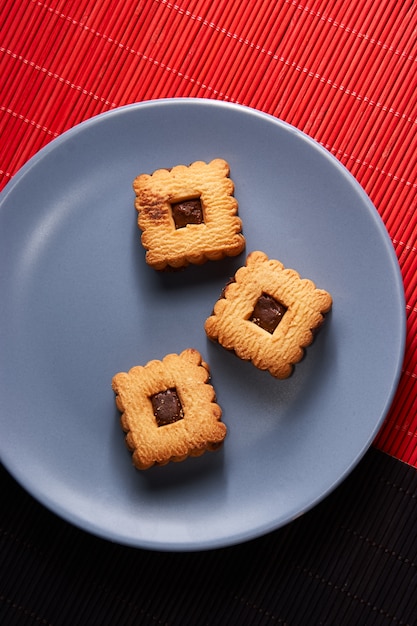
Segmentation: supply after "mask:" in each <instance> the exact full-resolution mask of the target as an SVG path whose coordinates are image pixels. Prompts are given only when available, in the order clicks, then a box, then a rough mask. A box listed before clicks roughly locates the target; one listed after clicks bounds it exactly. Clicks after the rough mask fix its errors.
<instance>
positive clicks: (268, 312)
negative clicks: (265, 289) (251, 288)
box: [250, 293, 287, 334]
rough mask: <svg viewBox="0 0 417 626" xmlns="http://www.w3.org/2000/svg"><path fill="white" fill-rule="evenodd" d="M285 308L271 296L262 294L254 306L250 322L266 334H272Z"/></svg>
mask: <svg viewBox="0 0 417 626" xmlns="http://www.w3.org/2000/svg"><path fill="white" fill-rule="evenodd" d="M286 310H287V308H286V307H285V306H284V305H283V304H281V302H278V300H275V298H273V297H272V296H269V295H268V294H266V293H263V294H262V295H261V296H260V298H258V301H257V303H256V305H255V308H254V309H253V312H252V317H250V321H251V322H253V323H254V324H257V326H260V327H261V328H263V329H264V330H266V331H267V332H268V333H271V334H272V333H273V332H274V330H275V329H276V327H277V326H278V324H279V323H280V321H281V320H282V318H283V317H284V314H285V312H286Z"/></svg>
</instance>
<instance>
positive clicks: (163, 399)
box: [151, 389, 184, 426]
mask: <svg viewBox="0 0 417 626" xmlns="http://www.w3.org/2000/svg"><path fill="white" fill-rule="evenodd" d="M151 402H152V408H153V414H154V415H155V418H156V423H157V424H158V426H166V425H167V424H173V423H174V422H178V420H182V419H183V418H184V411H183V410H182V406H181V402H180V399H179V397H178V394H177V391H176V389H167V390H166V391H160V392H159V393H155V394H154V395H153V396H151Z"/></svg>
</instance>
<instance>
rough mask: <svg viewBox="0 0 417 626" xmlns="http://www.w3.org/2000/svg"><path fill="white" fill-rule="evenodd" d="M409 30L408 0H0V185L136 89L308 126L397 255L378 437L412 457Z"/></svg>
mask: <svg viewBox="0 0 417 626" xmlns="http://www.w3.org/2000/svg"><path fill="white" fill-rule="evenodd" d="M416 33H417V7H416V4H415V3H414V2H413V1H412V0H408V1H401V2H397V1H394V0H380V1H378V2H375V1H374V0H353V1H352V2H340V1H339V0H311V1H307V0H301V1H296V0H295V1H292V0H277V1H274V2H271V1H270V0H252V1H251V2H249V1H245V0H243V1H242V0H228V1H227V2H226V1H224V0H178V2H170V1H169V0H142V1H138V0H101V1H100V2H97V1H96V0H70V1H63V0H45V1H42V0H41V1H36V0H19V2H15V1H14V0H1V2H0V76H1V81H0V137H1V149H0V189H2V188H3V187H4V186H5V185H6V184H7V183H8V181H10V180H11V178H12V177H13V175H14V174H15V173H16V172H17V171H18V169H19V168H20V167H21V166H22V165H23V164H24V163H25V162H26V161H27V160H28V159H29V158H30V157H31V156H33V155H34V154H35V153H36V152H37V151H38V150H39V149H41V148H42V147H43V146H45V145H46V144H47V143H48V142H50V141H51V140H52V139H54V138H55V137H57V136H58V135H60V134H61V133H62V132H63V131H65V130H67V129H69V128H71V127H72V126H74V125H75V124H78V123H79V122H81V121H83V120H85V119H87V118H90V117H92V116H94V115H97V114H99V113H101V112H103V111H107V110H109V109H113V108H115V107H118V106H121V105H124V104H128V103H133V102H138V101H143V100H150V99H155V98H170V97H179V96H181V97H188V96H194V97H202V98H216V99H219V100H227V101H230V102H236V103H241V104H244V105H248V106H251V107H254V108H256V109H259V110H261V111H265V112H267V113H270V114H272V115H274V116H276V117H278V118H280V119H282V120H285V121H286V122H289V123H290V124H293V125H294V126H296V127H297V128H299V129H301V130H302V131H304V132H306V133H307V134H308V135H310V136H311V137H313V138H314V139H316V140H317V141H318V142H319V143H320V144H321V145H322V146H324V147H325V148H327V149H328V150H329V151H330V152H331V153H332V154H333V155H335V156H336V158H337V159H339V160H340V161H341V162H342V163H343V164H344V165H345V166H346V167H347V168H348V169H349V170H350V172H351V173H352V174H353V175H354V176H355V177H356V179H357V180H358V181H359V183H360V184H361V185H362V186H363V188H364V189H365V191H366V192H367V193H368V195H369V196H370V198H371V200H372V201H373V203H374V204H375V206H376V208H377V210H378V212H379V213H380V215H381V217H382V219H383V221H384V223H385V225H386V227H387V230H388V232H389V235H390V237H391V240H392V243H393V245H394V248H395V250H396V253H397V256H398V260H399V264H400V267H401V271H402V276H403V279H404V287H405V295H406V313H407V345H406V353H405V360H404V366H403V371H402V375H401V380H400V383H399V387H398V392H397V394H396V397H395V400H394V402H393V405H392V408H391V410H390V412H389V415H388V416H387V419H386V421H385V423H384V425H383V427H382V429H381V431H380V432H379V434H378V436H377V439H376V441H375V445H376V446H377V447H378V448H380V449H381V450H383V451H385V452H387V453H389V454H390V455H393V456H395V457H397V458H398V459H402V460H404V461H406V462H407V463H409V464H411V465H414V466H417V446H416V440H417V439H416V438H417V410H416V409H417V386H416V377H417V337H416V334H417V333H416V331H417V278H416V276H417V256H416V252H417V210H416V209H417V202H416V190H417V174H416V161H417V156H416V155H417V134H416V129H417V96H416V94H417V71H416V70H417V63H416V61H417V56H416V52H417V36H416ZM376 314H377V312H376ZM387 332H389V328H387Z"/></svg>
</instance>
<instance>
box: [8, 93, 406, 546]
mask: <svg viewBox="0 0 417 626" xmlns="http://www.w3.org/2000/svg"><path fill="white" fill-rule="evenodd" d="M172 105H181V106H182V105H187V106H189V105H191V106H193V105H194V106H203V107H206V106H210V107H214V108H216V109H219V108H225V109H228V110H232V111H233V110H238V111H241V112H246V113H247V114H248V115H250V116H255V117H259V118H260V119H264V120H267V121H269V122H270V123H273V124H276V125H278V126H280V127H281V128H283V129H284V130H286V131H288V132H291V133H294V134H295V135H297V136H299V137H301V138H302V139H303V140H304V141H306V142H307V143H309V144H311V145H312V146H313V147H314V148H315V149H318V150H320V151H321V152H322V154H323V155H325V156H326V157H327V158H328V159H330V160H331V161H332V162H333V163H334V164H335V165H336V166H337V169H339V171H341V172H342V173H344V175H345V176H346V177H347V178H348V179H349V180H350V184H351V185H353V186H354V187H355V189H356V191H357V192H358V193H359V194H360V195H361V197H362V200H363V201H364V202H365V203H366V204H367V206H368V209H369V211H370V212H371V214H372V216H373V218H374V219H373V222H374V225H375V227H377V228H378V230H379V234H380V235H381V238H382V241H384V242H385V245H386V248H387V253H388V254H389V255H390V261H391V265H392V268H393V270H394V274H395V278H396V282H395V286H396V288H397V290H398V291H399V292H401V294H400V293H399V295H401V297H402V304H403V306H402V307H399V311H398V313H399V316H398V317H399V319H398V322H399V324H400V328H399V335H400V336H401V345H400V346H399V351H398V360H397V363H396V364H395V366H393V367H392V369H393V371H394V370H395V373H394V375H393V377H392V384H391V389H390V392H389V394H388V395H387V401H386V403H385V407H384V410H383V412H382V414H381V416H380V417H379V419H378V420H377V421H376V424H375V426H374V428H373V429H372V433H371V436H370V437H369V438H368V440H367V441H365V442H364V443H363V445H362V447H361V448H360V449H359V450H358V452H357V454H356V456H355V457H354V458H353V459H352V460H351V462H350V464H349V466H348V467H347V468H346V470H345V471H344V472H343V473H342V474H341V475H339V476H337V477H336V478H335V480H334V481H333V482H332V484H331V485H329V487H328V488H327V489H326V490H325V491H324V492H322V493H321V494H320V495H318V496H317V497H316V498H314V499H312V500H311V502H310V503H309V505H308V506H304V507H303V508H302V509H301V510H299V512H298V513H297V515H296V516H293V515H288V514H287V518H286V519H284V520H283V521H280V522H279V523H275V524H273V523H271V522H269V523H266V524H265V525H264V526H262V527H259V526H258V527H257V529H256V530H254V531H252V532H249V531H246V532H242V531H241V532H239V533H237V534H236V533H235V535H233V537H230V536H223V537H219V538H217V539H214V538H211V539H209V540H207V541H206V542H204V543H202V542H199V543H198V544H195V543H194V542H192V541H191V542H190V543H181V544H177V543H176V542H175V541H173V542H165V543H161V542H160V541H153V540H150V539H148V541H145V540H143V539H142V538H138V539H137V540H136V541H133V540H131V539H129V538H127V537H126V538H125V539H123V537H121V536H120V535H117V534H115V533H110V532H109V531H108V530H107V529H103V528H102V527H101V526H100V525H99V524H97V523H95V524H92V523H91V522H90V521H88V520H81V519H80V518H79V517H77V516H76V515H75V514H74V513H73V512H72V511H69V510H68V509H64V507H62V505H61V503H59V504H58V503H57V502H55V501H54V500H53V499H52V500H50V499H49V498H48V495H47V494H46V493H44V492H42V489H40V490H36V489H34V488H33V487H32V488H31V489H29V488H28V487H27V483H25V476H24V474H25V472H22V471H20V469H19V467H16V466H14V465H13V463H10V461H9V460H8V459H7V458H5V456H4V453H3V450H2V449H1V446H0V457H1V462H2V463H3V465H4V467H5V468H6V470H7V471H8V472H9V473H10V474H11V475H12V476H13V477H14V478H15V480H16V481H17V482H18V483H19V484H20V486H21V487H22V488H23V489H25V490H26V491H27V492H28V493H29V494H30V495H32V496H33V497H34V498H35V499H36V500H37V501H38V502H40V503H41V504H42V505H44V506H45V507H46V508H47V509H48V510H50V511H51V512H52V513H53V514H56V515H58V516H59V517H61V518H62V519H64V520H66V521H68V522H70V523H71V524H73V525H74V526H76V527H78V528H81V529H83V530H86V531H88V532H90V533H92V534H93V535H96V536H99V537H101V538H103V539H106V540H110V541H115V542H117V543H120V544H122V545H128V546H131V547H136V548H143V549H151V550H160V551H178V552H181V551H193V550H207V549H213V548H221V547H226V546H231V545H235V544H238V543H242V542H245V541H249V540H251V539H254V538H256V537H259V536H261V535H264V534H265V533H268V532H271V531H273V530H276V529H278V528H280V527H282V526H285V525H286V524H288V523H289V522H291V521H292V520H293V519H295V517H298V516H300V515H304V514H305V513H306V512H307V511H309V510H311V509H312V508H314V507H315V506H317V504H318V503H319V502H321V501H322V500H323V499H325V498H326V497H327V496H328V495H329V494H330V493H331V492H332V491H334V489H335V488H337V487H338V486H339V485H340V484H341V483H342V482H343V481H344V480H345V479H346V478H347V476H348V475H349V474H350V473H351V472H352V471H353V469H354V468H355V467H356V466H357V464H358V463H359V462H360V460H361V459H362V457H363V456H364V455H365V453H366V452H367V450H368V449H369V447H370V446H371V445H372V441H373V440H374V438H375V436H376V434H377V432H378V431H379V430H380V428H381V426H382V424H383V422H384V420H385V419H386V417H387V414H388V412H389V409H390V407H391V405H392V402H393V399H394V396H395V393H396V391H397V387H398V384H399V380H400V377H401V374H402V365H403V359H404V355H405V347H406V310H405V291H404V284H403V278H402V274H401V269H400V266H399V262H398V259H397V256H396V253H395V249H394V247H393V244H392V241H391V238H390V236H389V233H388V230H387V228H386V227H385V224H384V222H383V220H382V218H381V216H380V214H379V213H378V211H377V209H376V207H375V206H374V204H373V203H372V201H371V200H370V198H369V196H368V195H367V194H366V192H365V190H364V189H363V187H362V186H361V185H360V183H359V182H358V181H357V180H356V178H355V177H354V176H353V174H351V173H350V171H349V170H348V169H347V167H346V166H345V165H344V164H343V163H341V162H340V161H339V160H338V159H337V158H336V157H335V156H334V155H333V154H332V153H331V152H330V151H329V150H327V148H325V147H324V146H323V145H322V144H321V143H319V142H318V141H317V140H315V139H314V138H312V137H310V136H309V135H307V134H306V133H305V132H304V131H302V130H300V129H298V128H296V127H294V126H292V125H291V124H289V123H288V122H285V121H284V120H281V119H279V118H277V117H275V116H273V115H271V114H270V113H266V112H263V111H260V110H258V109H254V108H252V107H249V106H247V105H242V104H239V103H232V102H227V101H222V100H215V99H208V98H188V97H179V98H161V99H155V100H144V101H141V102H135V103H130V104H126V105H123V106H120V107H115V108H112V109H110V110H107V111H104V112H102V113H98V114H97V115H94V116H92V117H90V118H88V119H86V120H83V121H82V122H80V123H78V124H76V125H75V126H73V127H71V128H69V129H67V130H65V131H64V132H63V133H61V134H60V135H58V136H57V137H55V138H54V139H52V140H51V141H49V142H48V143H47V144H46V145H45V146H43V147H42V148H41V149H40V150H38V151H37V152H36V153H35V154H34V155H33V156H32V157H31V158H30V159H29V160H28V161H27V162H26V163H25V164H24V165H23V166H22V167H21V168H20V169H19V170H18V172H16V174H15V175H14V176H13V177H12V179H11V180H10V181H9V182H8V183H7V184H6V186H5V187H4V189H3V190H2V191H1V192H0V212H1V211H2V207H3V205H4V204H5V202H6V199H7V198H8V197H9V195H10V194H12V193H13V191H14V189H15V188H16V187H17V186H19V185H20V184H21V181H22V180H24V177H25V176H26V174H27V173H28V172H29V171H30V170H31V169H32V168H33V167H36V166H37V165H38V163H39V162H40V161H41V160H42V159H43V158H44V157H45V156H47V155H48V154H49V153H50V152H52V151H54V150H56V149H59V146H60V145H61V144H62V143H65V142H66V141H67V140H68V138H72V137H75V136H76V135H77V134H78V133H81V132H83V129H84V128H87V127H89V126H93V125H96V124H98V123H101V122H102V121H105V120H106V119H110V118H112V117H118V116H120V115H123V114H124V113H125V112H129V111H132V110H134V111H140V110H142V109H145V108H149V107H152V108H154V107H166V106H172ZM398 304H399V302H398ZM6 456H7V455H6Z"/></svg>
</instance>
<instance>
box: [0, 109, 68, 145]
mask: <svg viewBox="0 0 417 626" xmlns="http://www.w3.org/2000/svg"><path fill="white" fill-rule="evenodd" d="M0 111H2V112H3V113H8V114H9V115H11V116H12V117H15V118H16V119H19V120H21V121H22V122H25V123H26V124H30V125H31V126H34V127H35V128H37V129H38V130H43V132H44V133H47V134H48V135H52V137H57V136H58V133H53V132H52V131H51V130H49V129H48V128H47V127H46V126H42V125H41V124H38V123H37V122H35V121H34V120H31V119H29V118H28V117H25V116H24V115H22V114H21V113H16V112H15V111H12V109H9V108H8V107H4V106H2V105H0Z"/></svg>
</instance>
